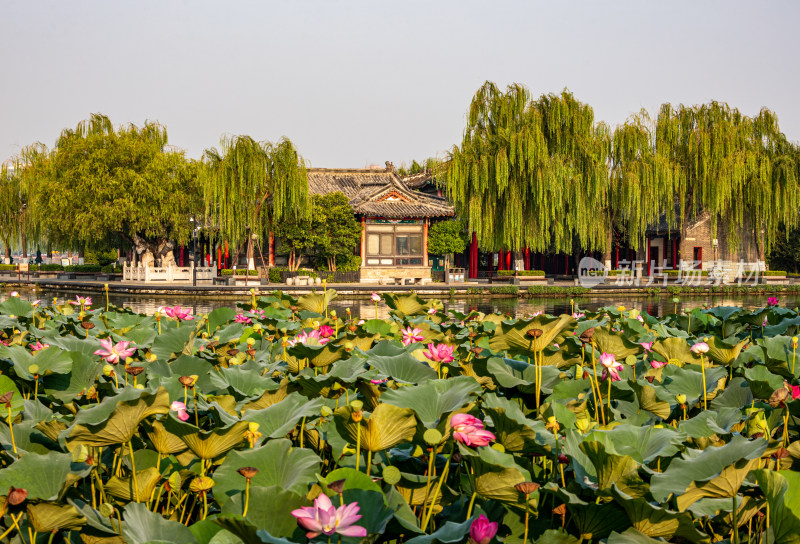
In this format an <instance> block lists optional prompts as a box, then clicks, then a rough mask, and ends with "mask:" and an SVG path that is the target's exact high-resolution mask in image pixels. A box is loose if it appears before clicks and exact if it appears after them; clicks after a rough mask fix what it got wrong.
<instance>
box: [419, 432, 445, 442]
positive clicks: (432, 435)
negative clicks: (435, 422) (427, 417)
mask: <svg viewBox="0 0 800 544" xmlns="http://www.w3.org/2000/svg"><path fill="white" fill-rule="evenodd" d="M422 438H423V440H425V443H426V444H427V445H429V446H437V445H439V444H440V443H441V442H442V433H440V432H439V431H438V430H437V429H428V430H427V431H425V434H423V435H422Z"/></svg>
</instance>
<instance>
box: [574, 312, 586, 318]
mask: <svg viewBox="0 0 800 544" xmlns="http://www.w3.org/2000/svg"><path fill="white" fill-rule="evenodd" d="M572 317H573V318H575V319H580V318H582V317H586V314H579V313H578V312H573V313H572Z"/></svg>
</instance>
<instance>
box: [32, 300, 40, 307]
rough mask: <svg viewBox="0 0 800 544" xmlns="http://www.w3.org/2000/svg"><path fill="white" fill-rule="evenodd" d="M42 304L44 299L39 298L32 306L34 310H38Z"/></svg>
mask: <svg viewBox="0 0 800 544" xmlns="http://www.w3.org/2000/svg"><path fill="white" fill-rule="evenodd" d="M41 303H42V299H40V298H37V299H36V300H34V301H33V302H31V306H33V307H34V308H38V307H39V304H41Z"/></svg>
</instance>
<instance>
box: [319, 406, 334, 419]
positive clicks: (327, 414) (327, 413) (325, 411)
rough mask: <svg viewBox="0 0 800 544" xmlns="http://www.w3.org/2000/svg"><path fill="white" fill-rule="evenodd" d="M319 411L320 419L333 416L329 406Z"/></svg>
mask: <svg viewBox="0 0 800 544" xmlns="http://www.w3.org/2000/svg"><path fill="white" fill-rule="evenodd" d="M319 411H320V413H321V414H322V417H331V416H332V415H333V410H331V407H330V406H323V407H322V408H320V410H319Z"/></svg>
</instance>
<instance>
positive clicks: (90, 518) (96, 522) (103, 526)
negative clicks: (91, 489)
mask: <svg viewBox="0 0 800 544" xmlns="http://www.w3.org/2000/svg"><path fill="white" fill-rule="evenodd" d="M67 502H68V503H69V504H71V505H72V506H74V507H75V509H76V510H77V511H78V512H79V513H80V514H81V515H82V516H83V517H85V518H86V525H87V526H88V527H91V528H92V529H96V530H97V531H99V532H101V533H105V534H106V535H109V534H111V535H116V534H117V527H116V526H115V525H112V524H111V520H110V519H109V518H108V517H106V516H104V515H102V514H101V513H100V512H98V511H97V510H95V509H94V508H92V506H91V505H89V504H86V503H85V502H83V501H82V500H80V499H75V500H73V499H67Z"/></svg>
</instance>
